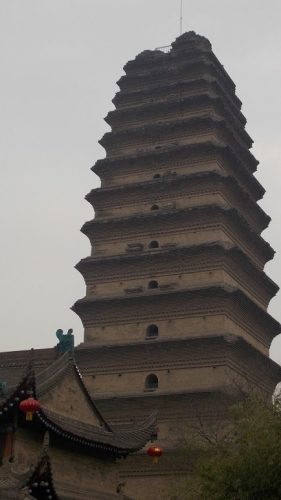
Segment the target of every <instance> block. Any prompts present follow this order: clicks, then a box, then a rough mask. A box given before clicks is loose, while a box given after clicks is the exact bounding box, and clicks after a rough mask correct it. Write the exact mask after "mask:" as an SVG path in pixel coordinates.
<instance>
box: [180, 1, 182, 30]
mask: <svg viewBox="0 0 281 500" xmlns="http://www.w3.org/2000/svg"><path fill="white" fill-rule="evenodd" d="M180 35H182V0H180Z"/></svg>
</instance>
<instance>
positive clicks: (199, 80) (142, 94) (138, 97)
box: [112, 75, 247, 126]
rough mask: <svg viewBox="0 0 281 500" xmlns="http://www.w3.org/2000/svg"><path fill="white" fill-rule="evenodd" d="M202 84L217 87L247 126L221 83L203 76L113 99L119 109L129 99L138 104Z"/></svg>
mask: <svg viewBox="0 0 281 500" xmlns="http://www.w3.org/2000/svg"><path fill="white" fill-rule="evenodd" d="M202 84H203V85H208V88H209V87H210V88H214V87H215V92H218V95H222V96H223V98H224V99H225V100H226V101H227V103H228V106H229V107H230V109H231V110H232V113H234V114H235V116H236V117H237V119H238V121H239V122H240V124H241V125H242V126H245V125H246V123H247V120H246V118H245V116H244V115H243V114H242V112H241V110H240V107H237V106H235V104H234V103H233V101H232V99H231V97H230V96H229V94H228V93H227V92H226V91H225V89H224V88H223V87H222V86H221V85H220V82H219V81H217V80H213V79H208V78H206V77H204V76H203V75H202V76H199V77H197V78H196V77H195V78H194V79H192V80H179V81H177V82H171V83H164V84H160V85H158V86H157V87H154V88H153V89H150V88H143V89H141V90H140V89H132V90H130V91H126V92H123V91H119V92H117V93H116V94H115V96H114V98H113V99H112V103H113V104H114V105H115V106H116V107H117V108H119V106H120V107H122V108H123V101H124V100H125V101H126V99H127V98H131V99H134V100H135V101H136V102H138V101H141V100H142V98H145V97H152V96H154V97H156V96H157V95H158V94H159V91H161V93H163V91H164V90H166V91H167V93H169V91H170V90H173V92H175V90H179V91H180V89H186V88H188V87H192V88H194V85H197V87H200V85H202ZM127 107H128V108H129V107H130V105H129V104H125V106H124V109H125V108H127ZM119 109H120V108H119Z"/></svg>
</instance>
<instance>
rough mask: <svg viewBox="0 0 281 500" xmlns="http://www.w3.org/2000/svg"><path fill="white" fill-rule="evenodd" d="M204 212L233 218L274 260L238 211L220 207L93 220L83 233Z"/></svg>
mask: <svg viewBox="0 0 281 500" xmlns="http://www.w3.org/2000/svg"><path fill="white" fill-rule="evenodd" d="M204 211H205V212H206V213H207V214H209V213H210V212H211V211H213V212H217V213H218V214H219V215H228V216H231V217H232V218H233V219H234V220H235V222H237V223H238V224H239V225H240V227H242V228H243V229H244V230H245V231H246V232H247V234H248V236H249V238H250V239H251V240H252V242H253V243H254V244H255V245H257V246H259V248H260V250H261V251H262V253H263V255H264V256H265V257H266V258H267V259H268V260H270V259H272V258H273V256H274V253H275V252H274V250H273V248H272V247H271V246H270V245H269V243H267V242H266V241H265V240H264V239H263V238H262V237H261V236H258V235H257V234H256V233H255V232H254V231H253V230H252V229H251V228H250V226H249V224H248V223H247V222H246V221H245V219H244V218H243V217H242V216H241V215H240V214H239V213H238V212H237V210H236V209H234V208H230V209H225V208H222V207H220V206H218V205H205V206H203V205H202V206H200V207H191V208H186V209H173V210H165V211H164V210H162V211H157V210H155V211H152V212H151V213H147V214H139V215H132V216H128V217H120V218H117V217H116V218H114V219H93V220H91V221H88V222H86V223H85V224H84V225H83V226H82V228H81V232H82V233H83V234H85V235H86V236H88V237H90V235H91V233H92V231H93V230H94V228H95V227H98V226H102V225H105V226H107V227H110V226H113V227H114V226H115V227H116V226H118V224H119V225H120V223H121V224H124V223H126V224H130V223H133V224H134V223H135V222H136V221H137V220H144V221H155V220H157V219H158V220H159V219H163V218H164V219H167V218H168V217H172V218H173V217H179V216H185V215H186V216H192V215H193V214H194V213H196V212H198V213H199V212H201V213H204Z"/></svg>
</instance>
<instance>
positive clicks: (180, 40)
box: [171, 31, 212, 51]
mask: <svg viewBox="0 0 281 500" xmlns="http://www.w3.org/2000/svg"><path fill="white" fill-rule="evenodd" d="M194 45H196V46H197V47H200V48H201V49H203V50H206V51H211V50H212V44H211V42H210V41H209V40H208V38H206V37H204V36H202V35H198V34H197V33H195V31H186V32H185V33H183V34H182V35H180V36H178V37H177V38H176V40H175V41H174V42H173V43H172V45H171V47H172V49H173V50H181V49H182V48H184V49H186V48H187V46H189V47H191V46H194Z"/></svg>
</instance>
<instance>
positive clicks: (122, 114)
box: [104, 91, 253, 148]
mask: <svg viewBox="0 0 281 500" xmlns="http://www.w3.org/2000/svg"><path fill="white" fill-rule="evenodd" d="M209 103H211V104H213V105H215V106H217V107H219V108H220V111H221V113H222V114H223V115H226V116H227V121H228V123H231V122H232V121H233V112H232V111H229V110H227V108H226V106H225V104H224V100H223V99H222V97H220V96H212V95H210V93H208V92H206V91H205V92H202V93H200V94H197V95H193V96H187V97H184V98H178V99H175V98H173V99H171V100H168V101H167V102H156V103H145V104H143V105H142V106H139V105H137V106H131V107H126V108H121V109H115V110H112V111H109V113H108V114H107V116H106V117H105V119H104V120H105V122H106V123H108V125H110V126H112V125H114V123H117V122H118V121H121V122H122V123H124V122H126V118H128V117H131V116H133V117H134V121H135V120H136V119H138V118H139V119H143V118H144V117H147V116H148V122H149V118H150V115H152V116H153V113H154V112H155V110H156V111H157V110H161V111H162V112H163V111H167V110H171V109H172V110H174V111H175V112H176V111H178V110H179V111H182V107H183V106H187V107H188V106H190V105H194V104H209ZM229 109H230V110H231V107H229ZM234 120H235V121H237V122H238V123H236V125H235V126H234V128H235V129H236V128H237V133H238V134H241V136H242V137H243V140H244V141H245V144H246V146H247V147H248V148H251V147H252V145H253V139H252V138H251V137H250V136H249V134H248V133H247V132H246V130H245V129H244V128H243V126H242V125H241V122H240V121H239V120H238V118H237V117H236V115H234ZM159 121H161V118H159ZM128 127H129V128H130V127H131V125H130V123H129V125H128Z"/></svg>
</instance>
